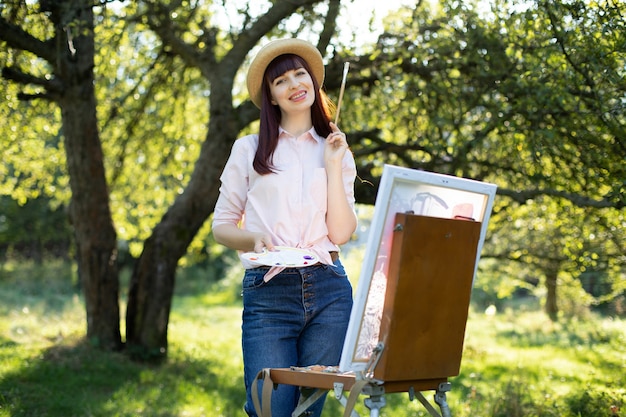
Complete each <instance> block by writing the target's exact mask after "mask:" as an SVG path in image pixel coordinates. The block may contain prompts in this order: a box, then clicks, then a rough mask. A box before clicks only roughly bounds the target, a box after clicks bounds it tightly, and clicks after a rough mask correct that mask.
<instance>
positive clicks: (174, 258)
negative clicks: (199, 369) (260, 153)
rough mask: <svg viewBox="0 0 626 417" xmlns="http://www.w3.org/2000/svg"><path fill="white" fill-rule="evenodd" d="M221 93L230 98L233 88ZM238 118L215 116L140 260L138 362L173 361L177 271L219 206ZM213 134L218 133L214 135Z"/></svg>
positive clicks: (131, 344) (136, 277)
mask: <svg viewBox="0 0 626 417" xmlns="http://www.w3.org/2000/svg"><path fill="white" fill-rule="evenodd" d="M221 89H224V90H225V91H227V92H228V97H230V89H229V87H228V86H225V87H222V88H221ZM217 90H220V88H218V87H215V88H214V89H213V90H212V92H211V97H212V100H211V101H213V100H216V99H215V97H218V96H219V92H218V91H217ZM216 102H218V103H224V102H225V101H220V100H216ZM233 114H234V111H230V112H228V111H225V112H223V114H222V115H217V114H215V113H212V116H211V121H210V123H209V130H208V131H209V134H208V135H207V139H206V140H205V142H204V144H203V147H202V151H201V153H200V157H199V159H198V161H197V163H196V166H195V169H194V172H193V174H192V177H191V180H190V181H189V184H188V186H187V187H186V188H185V191H184V192H183V193H182V194H181V195H180V196H179V197H178V199H177V200H176V201H175V202H174V204H173V205H172V206H171V207H170V208H169V209H168V211H167V213H166V214H165V216H163V218H162V219H161V222H160V223H159V224H158V225H157V226H156V227H155V228H154V231H153V233H152V235H151V236H150V238H148V240H146V242H145V244H144V249H143V252H142V254H141V256H140V257H139V259H138V261H137V264H136V266H135V269H134V271H133V274H132V276H131V280H130V288H129V293H128V307H127V310H126V345H127V350H128V352H129V354H130V355H131V357H133V358H134V359H139V360H146V361H152V362H159V361H162V360H164V359H165V358H166V357H167V349H168V343H167V327H168V322H169V316H170V309H171V304H172V297H173V294H174V283H175V276H176V267H177V265H178V261H179V260H180V258H181V257H182V256H183V255H184V254H185V253H186V251H187V248H188V246H189V244H190V243H191V241H192V240H193V238H194V236H195V235H196V233H197V232H198V230H199V229H200V227H201V226H202V224H203V223H204V222H205V221H206V219H207V218H208V217H209V215H210V214H211V213H212V211H213V208H214V207H215V202H216V201H217V196H218V194H219V176H220V174H221V172H222V169H223V166H224V164H225V163H226V160H227V159H228V155H229V153H230V147H231V145H232V140H233V138H234V137H235V135H236V134H237V132H238V129H239V128H240V127H239V126H236V123H234V121H233V120H232V119H233V117H234V116H233ZM215 126H218V127H221V129H218V128H216V127H215ZM229 126H230V127H231V128H230V129H229V128H228V127H229ZM211 132H218V133H216V134H213V135H212V134H211ZM216 161H222V162H221V163H216Z"/></svg>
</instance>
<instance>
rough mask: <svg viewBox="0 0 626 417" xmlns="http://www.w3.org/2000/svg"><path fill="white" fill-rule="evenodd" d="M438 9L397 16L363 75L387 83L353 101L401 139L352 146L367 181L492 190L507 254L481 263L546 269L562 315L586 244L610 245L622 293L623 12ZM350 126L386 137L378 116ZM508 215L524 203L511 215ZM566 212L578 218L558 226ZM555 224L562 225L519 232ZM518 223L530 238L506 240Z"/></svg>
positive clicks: (549, 303)
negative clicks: (392, 178)
mask: <svg viewBox="0 0 626 417" xmlns="http://www.w3.org/2000/svg"><path fill="white" fill-rule="evenodd" d="M443 5H444V7H443V9H442V10H441V12H440V13H437V12H436V11H433V10H427V9H426V8H422V9H418V8H415V9H413V10H406V11H405V12H404V13H402V14H399V15H397V16H396V17H395V20H394V21H391V20H390V21H389V26H388V29H387V32H386V33H385V34H384V35H383V36H382V37H381V38H380V40H379V43H378V48H377V49H376V50H375V51H373V52H372V61H373V62H370V63H369V67H370V68H371V69H369V70H367V71H368V72H365V71H363V73H364V74H368V73H371V72H374V71H376V72H377V73H380V74H385V75H386V77H385V78H382V77H381V78H377V79H375V80H374V81H373V85H372V87H371V88H366V89H363V90H352V91H351V95H350V96H349V98H348V100H349V101H350V102H357V103H359V106H360V107H371V108H376V109H378V110H379V114H380V115H385V114H389V115H393V117H394V123H393V126H394V129H393V130H391V129H387V130H385V131H383V134H382V137H381V138H375V137H374V138H372V137H367V138H364V139H363V140H362V141H361V142H360V143H357V144H356V145H353V149H354V150H355V153H357V154H358V155H359V157H360V158H359V162H360V164H359V165H360V166H359V168H360V172H361V175H364V176H367V177H376V175H377V173H378V172H379V171H380V167H381V162H380V161H385V162H391V163H396V164H401V165H406V166H409V167H413V168H420V169H426V170H432V171H437V172H444V173H449V174H453V175H460V176H465V177H470V178H475V179H480V180H486V181H491V182H495V183H497V184H498V186H499V190H498V194H499V197H498V200H502V199H505V201H502V202H501V203H500V202H498V204H496V208H495V210H494V211H495V213H494V216H493V217H492V228H491V230H492V236H494V237H492V240H495V239H496V237H498V236H499V239H498V243H499V244H498V245H495V246H490V245H489V244H488V245H487V249H491V250H490V251H489V253H485V254H484V256H483V257H484V258H488V257H494V258H498V259H501V260H502V259H507V260H511V261H515V262H523V263H525V264H527V265H529V266H532V269H533V270H535V271H537V270H540V271H542V273H543V274H544V276H545V279H544V283H545V285H546V288H547V300H546V304H545V305H546V309H547V312H548V314H549V315H550V316H551V317H553V318H556V316H557V313H558V300H557V291H556V279H557V277H558V276H559V275H560V274H562V273H566V274H574V275H575V276H577V275H579V274H580V273H581V271H583V270H584V265H582V262H580V261H579V260H580V259H585V258H586V255H585V253H584V252H585V250H586V249H583V248H585V247H586V245H579V242H580V241H581V239H582V240H583V241H586V240H587V238H586V236H595V237H596V238H595V240H596V243H595V246H597V245H598V243H599V242H597V237H598V236H603V237H604V239H603V243H602V246H603V250H602V252H603V253H606V254H609V253H610V254H612V255H607V256H613V257H616V262H617V263H619V264H620V265H621V267H618V268H615V269H612V270H613V272H612V277H613V282H615V284H616V289H618V290H619V288H622V291H623V284H621V285H620V282H623V276H624V272H623V271H624V265H625V263H626V259H625V248H624V246H623V245H614V243H613V242H616V241H620V240H621V241H623V240H624V238H625V236H624V232H623V230H624V229H623V227H621V228H620V227H615V225H617V224H620V223H621V222H623V213H622V209H623V208H624V206H625V193H624V186H623V183H624V178H626V171H625V170H626V168H625V165H624V164H623V161H624V160H625V158H626V152H625V150H624V144H623V141H622V140H620V138H623V137H624V133H625V131H624V129H625V126H626V123H625V120H624V116H623V115H624V112H623V96H624V92H625V86H624V82H623V68H624V57H623V53H621V52H620V51H623V47H624V44H625V38H624V35H623V34H624V33H625V32H624V30H623V29H624V27H623V26H624V19H622V18H621V16H622V14H623V11H624V8H623V5H621V6H620V5H619V4H617V3H615V4H611V3H610V2H607V3H605V4H604V5H595V6H589V5H587V4H586V3H583V2H574V3H571V4H570V3H568V4H567V5H564V4H562V3H556V4H555V3H553V2H537V4H536V5H535V6H534V7H533V6H532V5H529V6H528V8H527V9H524V10H519V9H516V8H513V7H511V5H510V4H509V3H508V2H502V3H501V4H498V5H495V6H494V7H493V10H492V13H491V14H490V15H489V16H487V17H481V16H479V14H478V12H476V11H474V10H473V9H472V8H471V7H469V6H463V5H461V4H460V3H458V2H444V3H443ZM582 21H584V24H575V25H574V24H573V22H577V23H580V22H582ZM581 27H584V28H585V29H584V30H583V29H579V28H581ZM599 39H602V41H598V40H599ZM592 50H593V51H592ZM589 57H591V59H590V58H589ZM374 89H376V90H379V91H383V92H384V93H383V94H386V95H387V97H382V96H381V95H379V94H375V93H372V91H373V90H374ZM350 112H351V110H350V109H347V110H346V111H345V112H344V120H346V118H348V117H352V115H351V113H350ZM355 119H357V120H360V121H361V122H362V128H363V129H364V130H375V129H380V126H381V122H380V119H381V118H370V119H368V118H365V117H360V115H358V116H357V115H355ZM351 120H354V119H351ZM383 120H384V122H383V123H391V122H390V121H389V119H388V118H384V119H383ZM546 201H547V203H545V202H546ZM534 202H537V203H539V202H541V203H540V204H533V203H534ZM511 205H513V206H517V207H521V206H524V205H526V206H527V207H524V208H523V209H522V210H520V211H517V212H516V213H514V214H513V215H511V211H510V210H508V208H509V207H511ZM528 207H530V208H534V209H535V211H532V212H529V211H528V210H527V208H528ZM544 207H550V210H549V211H548V212H546V211H544V210H543V208H544ZM563 207H570V209H569V210H568V212H570V213H572V214H571V217H570V218H566V219H562V220H561V219H560V217H559V214H560V215H561V216H562V215H563V213H564V211H563ZM585 212H594V213H595V214H594V217H595V216H598V217H601V218H603V221H601V222H595V223H594V224H593V225H591V226H587V227H584V225H583V224H582V222H583V221H584V220H583V219H587V218H589V216H588V215H585V216H582V215H580V216H578V215H579V214H580V213H585ZM547 218H553V219H556V221H555V222H547V221H546V222H544V225H543V227H541V228H537V229H533V231H532V233H525V232H523V230H524V229H527V228H530V227H532V225H533V223H534V221H535V220H542V219H547ZM620 219H621V220H620ZM512 221H513V222H514V223H513V224H516V225H519V229H520V232H521V233H515V234H507V233H506V232H503V233H502V234H500V233H499V232H498V231H499V230H503V231H510V229H511V228H510V226H511V222H512ZM607 226H608V227H607ZM590 227H591V228H592V229H594V230H589V229H590ZM583 230H584V231H585V232H586V233H587V235H581V234H579V233H577V232H578V231H581V232H582V231H583ZM520 238H521V239H520ZM504 242H506V244H503V243H504ZM520 246H522V247H521V248H520ZM492 248H493V249H492ZM579 248H580V249H579ZM520 253H524V254H526V255H527V256H519V255H518V254H520ZM537 268H539V269H537ZM500 276H502V274H500Z"/></svg>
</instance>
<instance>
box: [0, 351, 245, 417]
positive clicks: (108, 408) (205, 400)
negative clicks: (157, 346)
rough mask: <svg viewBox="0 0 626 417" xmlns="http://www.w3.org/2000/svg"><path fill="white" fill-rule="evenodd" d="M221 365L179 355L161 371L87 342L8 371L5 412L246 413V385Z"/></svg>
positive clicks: (2, 401) (0, 389)
mask: <svg viewBox="0 0 626 417" xmlns="http://www.w3.org/2000/svg"><path fill="white" fill-rule="evenodd" d="M0 347H2V350H5V349H4V348H5V347H6V348H7V349H6V350H9V349H10V350H14V349H15V342H12V341H10V340H7V339H3V340H0ZM1 357H2V354H0V358H1ZM219 367H220V364H215V363H211V362H210V361H206V360H201V359H196V358H193V359H190V358H185V359H180V358H173V359H169V360H168V361H167V362H166V363H164V364H162V365H160V366H158V367H157V366H151V365H146V364H140V363H136V362H132V361H131V360H130V359H128V358H127V357H126V356H125V355H124V354H121V353H109V352H102V351H100V350H98V349H95V348H93V347H92V346H90V345H89V344H87V342H85V341H83V340H81V341H79V342H77V343H74V344H64V345H59V346H54V347H52V348H49V349H47V350H46V351H44V353H43V355H42V356H41V357H36V358H25V359H24V361H22V364H21V367H20V368H19V369H17V370H15V371H13V372H9V373H5V374H4V375H3V378H2V380H1V381H0V415H3V416H4V415H7V416H11V417H26V416H29V417H30V416H47V417H57V416H58V417H71V416H77V417H78V416H94V417H95V416H102V417H105V416H106V417H112V416H129V417H130V416H150V417H167V416H172V417H173V416H180V415H187V416H218V415H220V416H233V417H234V416H240V415H241V414H242V413H241V410H242V404H243V402H242V399H243V398H245V392H244V389H243V383H242V382H241V381H239V380H237V378H234V379H235V380H234V381H225V380H224V379H223V378H221V377H219V376H218V375H216V374H215V373H213V372H212V370H211V369H212V368H214V369H219ZM216 410H219V411H216ZM5 412H8V413H9V414H3V413H5Z"/></svg>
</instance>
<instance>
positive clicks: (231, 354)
mask: <svg viewBox="0 0 626 417" xmlns="http://www.w3.org/2000/svg"><path fill="white" fill-rule="evenodd" d="M74 275H75V272H74V271H72V270H71V268H70V267H68V266H67V265H65V264H62V263H55V264H47V265H46V267H37V266H33V265H25V264H21V265H8V264H5V265H3V266H2V267H1V269H0V417H9V416H11V417H18V416H29V417H32V416H48V417H57V416H58V417H72V416H77V417H78V416H80V417H83V416H101V417H115V416H146V417H166V416H167V417H170V416H171V417H173V416H181V417H182V416H207V417H220V416H224V417H237V416H242V417H243V416H244V413H243V411H242V404H243V398H244V396H245V394H244V389H243V382H242V371H241V367H242V363H241V353H240V340H239V338H240V316H241V306H240V300H239V297H238V280H239V271H236V270H235V271H233V272H232V273H231V274H230V276H228V277H227V278H225V279H224V280H222V281H221V282H219V283H211V282H210V279H209V277H207V276H205V275H204V274H203V273H202V271H197V270H195V271H193V273H192V272H191V271H182V272H181V273H180V274H179V277H178V278H177V279H178V282H177V291H176V296H175V299H174V303H173V309H172V314H171V319H170V327H169V348H170V351H169V357H168V360H167V362H166V363H164V364H162V365H160V366H153V365H147V364H141V363H135V362H132V361H130V360H129V359H128V358H127V357H126V356H125V355H123V354H120V353H103V352H100V351H98V350H97V349H95V348H94V347H92V346H89V345H88V344H87V343H86V342H85V341H84V339H83V335H84V331H85V314H84V308H83V304H82V300H81V297H80V295H79V294H78V293H77V291H76V290H75V288H74V287H73V286H72V284H71V280H72V277H73V276H74ZM122 307H123V306H122ZM451 382H452V385H453V389H452V392H451V393H450V394H449V395H448V399H449V403H450V406H451V409H452V415H453V416H455V417H465V416H472V417H477V416H503V417H504V416H507V417H515V416H520V417H521V416H524V417H528V416H559V417H568V416H571V417H592V416H617V415H622V416H624V415H626V322H625V321H623V320H617V319H609V318H599V317H593V318H590V319H588V320H584V321H568V322H562V323H557V324H555V323H552V322H550V321H549V320H548V319H547V318H546V317H545V316H544V315H543V314H542V313H541V312H540V311H539V309H538V308H537V307H536V306H535V305H532V304H530V305H528V306H527V307H526V308H524V309H521V308H516V309H514V310H507V311H504V312H500V313H498V314H496V315H495V316H487V315H485V314H483V313H482V312H480V311H473V310H472V311H471V313H470V319H469V322H468V326H467V332H466V343H465V353H464V356H463V363H462V368H461V374H460V375H459V376H458V377H455V378H452V379H451ZM426 395H427V397H429V398H430V397H431V393H426ZM387 403H388V405H387V407H385V408H384V409H383V410H382V412H381V416H388V417H391V416H393V417H404V416H427V415H428V414H427V413H426V411H425V410H424V408H423V407H422V406H421V405H420V404H419V403H418V402H417V401H413V402H409V398H408V395H406V394H403V395H402V394H394V395H388V396H387ZM357 409H358V411H359V412H360V413H361V415H362V416H364V415H368V414H367V412H366V409H365V408H364V407H363V405H362V404H359V406H358V408H357ZM341 415H342V411H341V407H339V405H338V402H337V401H336V400H334V399H332V398H329V400H328V401H327V405H326V408H325V412H324V417H331V416H341Z"/></svg>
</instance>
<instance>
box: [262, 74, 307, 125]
mask: <svg viewBox="0 0 626 417" xmlns="http://www.w3.org/2000/svg"><path fill="white" fill-rule="evenodd" d="M270 93H271V99H272V104H274V105H278V106H279V107H280V109H281V111H282V112H283V113H287V114H288V113H291V112H297V111H302V110H309V109H310V108H311V106H312V105H313V102H314V101H315V90H314V86H313V79H312V78H311V75H310V74H309V73H308V71H307V70H305V69H304V68H296V69H293V70H288V71H287V72H285V73H283V74H281V75H279V76H278V77H276V78H275V79H274V80H273V81H272V82H271V83H270Z"/></svg>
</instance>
